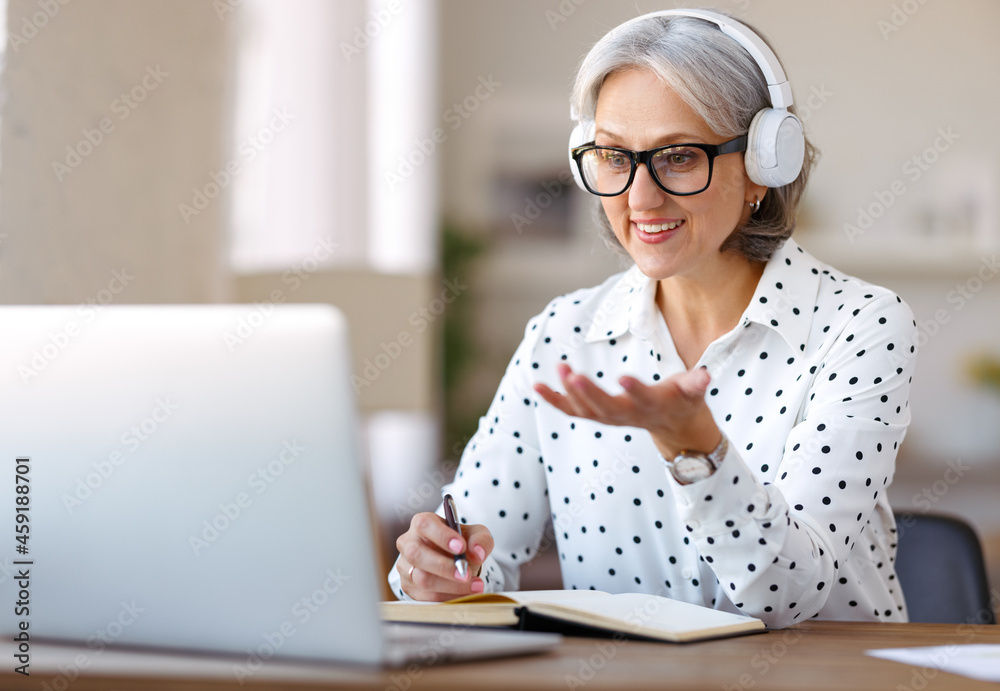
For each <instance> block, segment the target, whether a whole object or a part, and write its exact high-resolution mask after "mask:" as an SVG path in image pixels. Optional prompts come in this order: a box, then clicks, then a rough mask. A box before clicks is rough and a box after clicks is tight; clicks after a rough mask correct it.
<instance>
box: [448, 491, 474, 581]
mask: <svg viewBox="0 0 1000 691" xmlns="http://www.w3.org/2000/svg"><path fill="white" fill-rule="evenodd" d="M444 520H445V522H446V523H447V524H448V527H449V528H451V529H452V530H454V531H455V532H456V533H458V534H459V535H461V534H462V528H461V527H460V526H459V525H458V509H456V508H455V500H454V499H453V498H452V496H451V495H450V494H446V495H444ZM455 568H456V569H458V575H459V576H461V577H462V578H463V579H464V578H465V577H466V575H467V574H468V573H469V562H468V561H467V560H466V558H465V552H462V553H461V554H456V555H455Z"/></svg>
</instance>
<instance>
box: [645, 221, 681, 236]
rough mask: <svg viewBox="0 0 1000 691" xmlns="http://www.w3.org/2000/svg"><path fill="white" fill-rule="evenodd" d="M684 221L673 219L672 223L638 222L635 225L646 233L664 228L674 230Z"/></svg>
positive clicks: (653, 232)
mask: <svg viewBox="0 0 1000 691" xmlns="http://www.w3.org/2000/svg"><path fill="white" fill-rule="evenodd" d="M683 222H684V221H683V220H681V221H672V222H670V223H636V224H635V227H636V228H638V229H639V230H641V231H642V232H644V233H650V234H655V233H659V232H662V231H664V230H673V229H674V228H676V227H677V226H679V225H680V224H681V223H683Z"/></svg>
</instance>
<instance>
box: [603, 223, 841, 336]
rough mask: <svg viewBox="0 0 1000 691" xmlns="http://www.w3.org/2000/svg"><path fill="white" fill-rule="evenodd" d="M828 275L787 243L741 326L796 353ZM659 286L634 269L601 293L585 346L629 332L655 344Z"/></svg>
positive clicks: (770, 266) (771, 263)
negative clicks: (756, 328) (768, 334)
mask: <svg viewBox="0 0 1000 691" xmlns="http://www.w3.org/2000/svg"><path fill="white" fill-rule="evenodd" d="M828 273H829V271H828V270H826V269H825V267H824V266H823V265H822V264H821V263H820V262H818V261H817V260H816V259H815V258H814V257H813V256H812V255H810V254H809V253H807V252H806V251H805V250H803V249H802V248H801V247H799V245H798V244H797V243H796V242H795V241H794V240H792V239H791V238H789V239H788V240H786V241H785V242H784V244H782V245H781V247H779V248H778V249H777V250H775V252H774V254H773V255H771V259H770V260H768V262H767V264H766V265H765V267H764V273H763V274H762V275H761V277H760V281H759V282H758V283H757V289H756V290H755V291H754V294H753V298H752V299H751V300H750V304H749V305H748V306H747V308H746V310H745V311H744V312H743V318H742V319H741V323H742V324H744V325H747V324H749V323H750V322H754V323H757V324H760V325H761V326H763V327H765V328H767V329H771V330H773V331H776V332H777V333H778V334H779V335H780V336H781V337H782V338H783V339H784V340H785V342H786V343H787V344H788V346H789V348H791V349H793V350H795V351H798V350H799V349H800V346H801V344H803V343H805V342H806V339H807V337H808V335H809V332H810V330H811V328H812V315H813V306H814V305H815V304H816V296H817V293H818V290H819V282H820V280H821V278H822V276H823V275H824V274H828ZM656 285H657V282H656V281H654V280H653V279H651V278H649V277H648V276H646V275H645V274H643V273H642V272H641V271H640V270H639V267H637V266H635V265H633V266H632V268H630V269H629V270H628V271H626V272H624V273H623V274H621V277H620V278H619V280H618V281H616V282H614V283H612V284H611V286H610V289H609V290H607V291H602V294H601V295H600V300H599V302H598V304H597V305H596V306H595V308H594V316H593V320H592V321H591V324H590V327H589V328H588V329H587V335H586V339H585V340H586V342H587V343H596V342H599V341H606V340H609V339H612V338H618V337H620V336H622V335H623V334H624V333H625V332H626V331H631V332H632V333H633V334H635V335H636V336H639V337H640V338H645V339H647V340H651V339H653V338H654V334H655V333H656V331H657V326H658V323H659V322H658V320H659V319H662V317H661V316H660V312H659V308H658V307H657V305H656Z"/></svg>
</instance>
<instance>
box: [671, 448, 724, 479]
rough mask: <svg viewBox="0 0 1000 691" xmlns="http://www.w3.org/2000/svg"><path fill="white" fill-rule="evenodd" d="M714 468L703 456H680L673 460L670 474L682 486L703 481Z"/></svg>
mask: <svg viewBox="0 0 1000 691" xmlns="http://www.w3.org/2000/svg"><path fill="white" fill-rule="evenodd" d="M713 471H714V468H712V464H711V462H710V461H709V460H708V459H707V458H705V457H704V456H694V455H692V456H686V455H680V456H678V457H677V458H676V459H674V464H673V467H672V468H671V472H673V474H674V478H675V479H676V480H677V482H679V483H681V484H682V485H690V484H691V483H692V482H697V481H698V480H704V479H705V478H707V477H709V476H710V475H711V474H712V472H713Z"/></svg>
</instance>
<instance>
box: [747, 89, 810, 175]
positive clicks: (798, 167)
mask: <svg viewBox="0 0 1000 691" xmlns="http://www.w3.org/2000/svg"><path fill="white" fill-rule="evenodd" d="M805 151H806V144H805V137H804V135H803V134H802V123H801V122H799V119H798V118H797V117H795V115H794V114H793V113H789V112H788V111H787V110H785V109H784V108H765V109H763V110H761V111H759V112H758V113H757V114H756V115H755V116H754V118H753V120H752V121H751V122H750V130H749V131H748V132H747V151H746V155H745V156H744V161H745V162H746V169H747V175H748V176H749V177H750V179H751V180H753V181H754V182H755V183H757V184H758V185H764V186H766V187H782V186H784V185H787V184H789V183H790V182H794V181H795V179H796V178H797V177H799V173H800V172H801V171H802V162H803V160H805Z"/></svg>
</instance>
